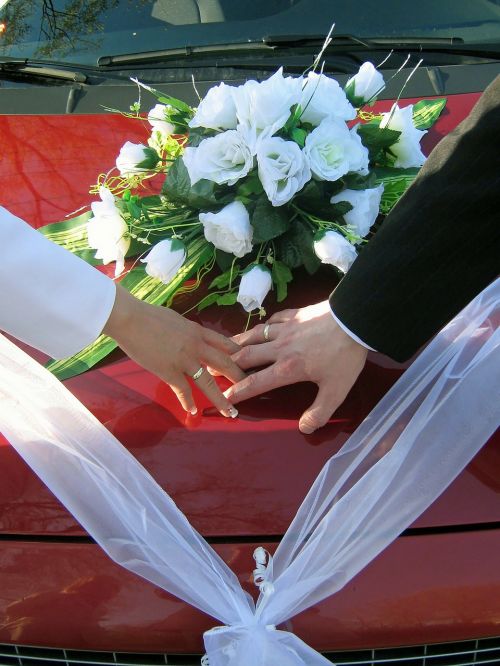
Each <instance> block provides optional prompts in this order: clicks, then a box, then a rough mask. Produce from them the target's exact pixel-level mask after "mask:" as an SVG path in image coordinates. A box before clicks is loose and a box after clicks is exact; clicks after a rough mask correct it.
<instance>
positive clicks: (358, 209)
mask: <svg viewBox="0 0 500 666" xmlns="http://www.w3.org/2000/svg"><path fill="white" fill-rule="evenodd" d="M383 191H384V186H383V185H379V186H378V187H374V188H371V189H369V190H343V191H342V192H339V194H336V195H335V196H333V197H332V198H331V199H330V203H332V204H334V203H338V202H339V201H347V202H349V203H350V204H351V205H352V210H350V211H349V212H348V213H346V214H345V215H344V220H345V221H346V223H347V224H348V225H349V226H350V227H352V228H353V229H354V231H355V233H356V234H357V235H358V236H361V238H364V237H365V236H366V235H367V233H368V232H369V231H370V228H371V226H372V225H373V223H374V222H375V220H376V219H377V215H378V212H379V206H380V199H381V198H382V193H383Z"/></svg>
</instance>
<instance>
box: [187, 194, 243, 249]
mask: <svg viewBox="0 0 500 666" xmlns="http://www.w3.org/2000/svg"><path fill="white" fill-rule="evenodd" d="M200 222H201V223H202V224H203V230H204V232H205V238H206V239H207V241H209V242H210V243H213V244H214V245H215V247H216V248H217V249H219V250H222V251H223V252H229V253H230V254H234V256H235V257H243V256H244V255H245V254H248V253H249V252H250V251H251V249H252V236H253V229H252V225H251V224H250V216H249V215H248V211H247V209H246V208H245V206H244V205H243V204H242V203H241V201H233V202H232V203H230V204H228V205H227V206H225V207H224V208H223V209H222V210H220V211H219V212H218V213H200Z"/></svg>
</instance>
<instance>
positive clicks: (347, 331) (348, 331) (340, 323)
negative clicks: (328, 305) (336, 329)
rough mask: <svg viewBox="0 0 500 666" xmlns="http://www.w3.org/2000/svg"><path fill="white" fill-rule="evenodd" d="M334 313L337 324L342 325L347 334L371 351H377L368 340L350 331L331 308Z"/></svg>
mask: <svg viewBox="0 0 500 666" xmlns="http://www.w3.org/2000/svg"><path fill="white" fill-rule="evenodd" d="M330 312H331V313H332V317H333V318H334V319H335V321H336V322H337V324H338V325H339V326H340V328H341V329H342V330H343V331H344V333H347V335H348V336H349V337H350V338H352V339H353V340H354V342H357V343H358V345H361V346H362V347H364V348H365V349H369V350H370V351H377V350H376V349H373V347H370V345H367V344H366V342H363V340H361V338H359V337H358V336H357V335H356V334H355V333H353V332H352V331H350V330H349V329H348V328H347V326H346V325H345V324H343V323H342V322H341V321H340V319H339V318H338V317H337V316H336V315H335V313H334V311H333V310H330Z"/></svg>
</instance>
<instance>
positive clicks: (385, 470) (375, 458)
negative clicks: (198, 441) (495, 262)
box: [0, 280, 500, 666]
mask: <svg viewBox="0 0 500 666" xmlns="http://www.w3.org/2000/svg"><path fill="white" fill-rule="evenodd" d="M499 304H500V280H497V281H496V282H495V283H494V284H492V285H490V287H488V288H487V289H486V290H485V291H484V292H483V293H482V294H480V295H479V296H478V297H477V298H476V299H474V301H473V302H472V303H471V304H470V305H469V306H468V307H467V308H466V309H465V310H464V311H463V312H462V313H461V314H460V315H458V316H457V317H456V318H455V319H454V320H453V321H452V322H451V323H450V324H449V325H448V326H447V327H446V328H445V329H443V331H441V333H440V334H439V335H438V336H437V337H436V338H435V340H434V341H432V342H431V343H430V344H429V346H428V347H427V349H426V350H425V351H424V352H423V353H422V354H421V355H420V356H419V357H418V359H417V360H416V361H415V362H414V363H413V364H412V366H411V368H410V369H409V370H408V371H407V372H405V373H404V375H403V376H402V378H401V379H400V380H399V381H398V382H397V383H396V384H395V386H394V387H393V388H392V389H391V390H390V391H389V393H388V394H387V395H386V396H385V397H384V399H383V400H382V401H381V402H380V403H379V405H377V407H375V409H374V410H373V411H372V412H371V413H370V414H369V416H368V417H367V418H366V419H365V421H364V422H363V423H362V424H361V426H360V427H359V428H358V429H357V430H356V432H355V433H354V434H353V435H352V436H351V437H350V438H349V440H348V441H347V442H346V444H345V445H344V446H343V447H342V449H341V450H340V451H339V452H338V453H337V454H336V455H335V456H333V458H331V460H330V461H329V462H328V463H327V464H326V465H325V466H324V468H323V470H322V471H321V473H320V474H319V476H318V478H317V479H316V481H315V482H314V484H313V486H312V488H311V490H310V491H309V493H308V495H307V497H306V498H305V500H304V502H303V503H302V506H301V507H300V509H299V511H298V513H297V515H296V517H295V518H294V520H293V522H292V524H291V525H290V528H289V529H288V530H287V532H286V534H285V536H284V538H283V540H282V542H281V543H280V545H279V547H278V549H277V551H276V553H275V555H274V558H272V560H271V558H268V557H267V555H266V554H265V552H262V551H260V550H259V549H257V552H256V557H255V559H256V569H255V573H256V583H257V584H258V585H260V588H261V594H260V597H259V600H258V603H257V606H255V604H254V602H253V600H252V599H251V598H250V597H249V595H248V594H246V593H245V592H244V591H243V589H242V587H241V585H240V584H239V582H238V579H237V578H236V576H235V575H234V573H233V572H232V571H231V570H230V569H229V567H228V566H227V565H226V564H225V563H224V562H223V561H222V559H221V558H220V557H219V556H218V555H217V554H216V553H215V551H214V550H213V549H212V548H211V547H210V546H209V544H207V542H206V541H205V540H204V539H203V538H202V537H201V536H200V535H199V534H198V533H197V532H196V531H195V530H194V529H193V528H192V527H191V525H190V524H189V522H188V520H187V519H186V517H185V516H184V514H183V513H182V512H181V511H180V510H179V509H178V508H177V507H176V505H175V504H174V502H173V501H172V500H171V498H170V497H169V496H168V495H167V494H166V493H165V492H164V491H163V490H162V489H161V488H160V487H159V486H158V484H157V483H156V482H155V481H154V479H153V478H152V477H151V476H150V475H149V474H148V473H147V472H146V470H145V469H144V468H143V467H142V466H141V465H140V464H139V463H138V462H137V460H136V459H135V458H134V457H133V456H132V455H131V454H130V453H129V452H128V451H127V450H126V449H125V448H124V447H123V446H122V445H121V444H120V443H119V442H118V441H117V440H116V439H115V438H114V437H113V436H112V435H111V434H110V433H109V432H108V431H107V430H106V428H105V427H104V426H103V425H102V424H100V423H99V422H98V421H97V420H96V419H95V418H94V417H93V416H92V414H90V412H88V410H87V409H86V408H85V407H84V406H83V405H82V404H81V403H80V402H79V401H78V400H77V399H76V398H75V397H74V396H73V395H71V393H69V391H67V390H66V389H65V388H64V386H63V385H62V384H61V383H60V382H59V381H58V380H56V379H55V378H54V377H53V376H52V375H50V373H48V372H47V371H46V370H44V369H43V368H42V367H41V366H40V365H38V364H37V363H35V361H33V360H32V359H31V358H29V357H28V356H27V355H26V354H24V353H23V352H22V351H21V350H20V349H18V348H17V347H16V346H15V345H13V344H12V343H10V342H9V341H8V340H7V339H5V338H3V337H2V336H0V427H1V430H2V432H3V433H4V435H5V436H6V437H7V439H8V440H9V441H10V443H11V444H12V446H14V447H15V448H16V449H17V450H18V451H19V453H20V454H21V455H22V456H23V458H24V459H25V460H26V461H27V462H28V464H29V465H30V466H31V467H32V468H33V470H34V471H35V472H36V473H37V474H38V475H39V476H40V477H41V478H42V479H43V480H44V481H45V483H46V484H47V485H48V486H49V488H50V489H51V490H52V491H53V492H54V494H55V495H56V496H57V497H58V498H59V499H60V500H61V502H62V503H63V504H65V506H66V507H67V508H68V509H69V510H70V511H71V512H72V513H73V515H74V516H75V518H76V519H77V520H78V521H79V522H80V523H81V524H82V526H83V527H84V528H85V529H86V530H87V532H88V533H89V534H90V535H91V536H92V537H93V538H94V539H95V540H96V541H97V542H98V543H99V544H100V545H101V546H102V548H103V549H104V550H105V551H106V552H107V553H108V554H109V555H110V557H112V558H113V559H114V560H115V561H116V562H118V563H119V564H121V565H122V566H124V567H126V568H127V569H129V570H130V571H134V572H135V573H137V574H139V575H140V576H142V577H144V578H146V579H147V580H149V581H151V582H153V583H155V584H156V585H158V586H160V587H162V588H163V589H165V590H167V591H168V592H171V593H172V594H175V595H177V596H178V597H179V598H181V599H183V600H184V601H186V602H188V603H190V604H192V605H193V606H195V607H197V608H199V609H201V610H202V611H203V612H205V613H208V614H210V615H211V616H213V617H215V618H217V619H218V620H219V621H221V622H223V623H224V625H226V626H224V627H221V628H217V629H213V630H211V631H208V632H206V634H205V636H204V639H205V647H206V651H207V655H208V660H209V663H210V666H276V665H277V664H279V666H305V665H306V664H307V666H326V665H327V664H329V663H330V662H328V661H327V660H326V659H325V658H324V657H322V656H321V655H320V654H318V653H317V652H316V651H314V650H313V649H312V648H310V647H309V646H307V645H306V644H305V643H303V642H302V641H301V640H300V639H299V638H297V637H296V636H294V635H293V634H291V633H288V632H284V631H279V630H277V629H275V628H274V626H275V625H279V624H281V623H283V622H284V621H285V620H287V619H288V618H290V617H292V616H294V615H296V614H297V613H299V612H301V611H302V610H304V609H306V608H308V607H309V606H311V605H313V604H315V603H318V602H319V601H321V600H322V599H324V598H325V597H327V596H329V595H331V594H333V593H334V592H336V591H337V590H339V589H341V588H342V587H343V586H344V585H345V584H346V583H347V582H348V581H349V580H351V579H352V578H353V576H355V575H356V573H357V572H358V571H360V569H362V568H363V567H364V566H365V565H366V564H367V563H368V562H370V561H371V560H372V559H373V558H374V557H375V556H376V555H377V554H378V553H379V552H380V551H381V550H382V549H383V548H385V547H386V546H387V545H388V544H389V543H390V542H391V541H393V540H394V539H395V538H396V537H397V536H398V535H399V534H400V533H401V532H402V531H403V530H404V529H405V528H406V527H407V526H408V525H410V524H411V523H412V522H413V521H414V520H415V519H416V518H417V516H418V515H419V514H420V513H422V511H424V509H426V508H427V506H429V504H431V503H432V502H433V501H434V499H435V498H436V497H437V496H438V495H439V494H440V493H441V492H442V491H443V490H444V489H445V488H446V487H447V486H448V484H449V483H451V481H453V479H454V478H455V477H456V476H457V475H458V474H459V473H460V472H461V471H462V469H463V468H464V467H465V466H466V465H467V463H468V462H469V461H470V460H471V459H472V458H473V457H474V455H475V454H476V453H477V451H478V450H479V449H480V448H481V446H482V445H483V444H484V442H486V441H487V439H488V438H489V437H490V436H491V434H492V433H493V432H494V431H495V429H496V427H497V426H498V424H499V423H500V401H499V400H498V396H499V395H500V353H499V352H500V332H499V329H498V319H499V317H500V305H499ZM271 586H272V588H271ZM271 589H272V590H273V592H272V593H269V592H270V590H271Z"/></svg>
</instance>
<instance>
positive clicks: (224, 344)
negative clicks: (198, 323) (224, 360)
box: [203, 328, 239, 354]
mask: <svg viewBox="0 0 500 666" xmlns="http://www.w3.org/2000/svg"><path fill="white" fill-rule="evenodd" d="M203 340H204V341H205V342H206V343H207V344H209V345H210V346H212V347H215V348H216V349H219V350H220V351H221V352H224V353H226V354H234V353H235V352H237V351H238V349H239V345H238V344H237V343H236V342H234V340H232V339H231V338H226V336H225V335H221V334H220V333H216V332H215V331H212V330H210V329H209V328H204V329H203Z"/></svg>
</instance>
